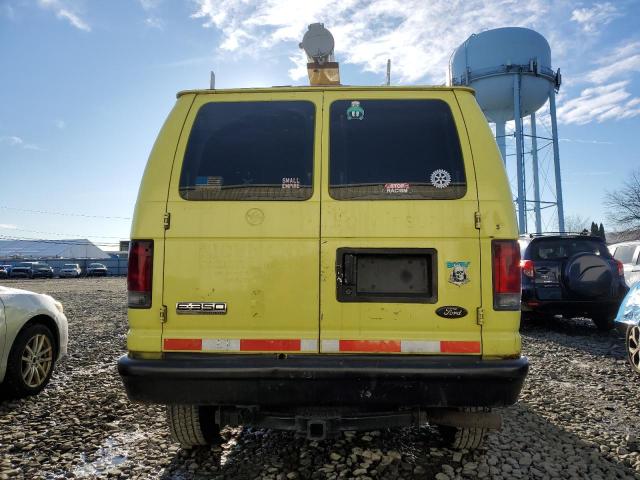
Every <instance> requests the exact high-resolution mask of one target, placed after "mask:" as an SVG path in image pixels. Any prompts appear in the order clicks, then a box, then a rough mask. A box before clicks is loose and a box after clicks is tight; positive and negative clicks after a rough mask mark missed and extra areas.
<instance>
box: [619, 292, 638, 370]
mask: <svg viewBox="0 0 640 480" xmlns="http://www.w3.org/2000/svg"><path fill="white" fill-rule="evenodd" d="M616 325H617V327H618V329H619V330H620V331H621V332H622V333H623V334H624V338H625V349H626V351H627V360H629V365H631V368H632V369H633V371H634V372H636V373H637V374H639V375H640V283H636V284H635V286H634V287H632V288H631V290H630V291H629V293H628V294H627V296H626V297H625V299H624V301H623V302H622V305H620V310H618V316H617V317H616Z"/></svg>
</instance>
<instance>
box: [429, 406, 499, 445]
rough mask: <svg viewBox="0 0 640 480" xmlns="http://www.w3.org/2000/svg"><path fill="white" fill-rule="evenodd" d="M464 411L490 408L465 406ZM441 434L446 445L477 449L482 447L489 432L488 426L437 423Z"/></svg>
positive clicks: (480, 410)
mask: <svg viewBox="0 0 640 480" xmlns="http://www.w3.org/2000/svg"><path fill="white" fill-rule="evenodd" d="M461 411H464V412H488V411H490V409H488V408H480V407H470V408H463V409H461ZM436 427H437V429H438V431H439V432H440V436H441V437H442V440H443V441H444V443H445V445H446V446H447V447H449V448H453V449H455V450H462V449H467V450H475V449H476V448H478V447H480V446H481V445H482V443H483V441H484V436H485V434H486V433H487V429H486V428H478V427H474V428H462V427H450V426H448V425H436Z"/></svg>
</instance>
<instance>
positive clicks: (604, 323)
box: [591, 313, 616, 332]
mask: <svg viewBox="0 0 640 480" xmlns="http://www.w3.org/2000/svg"><path fill="white" fill-rule="evenodd" d="M615 317H616V316H615V314H613V313H605V314H601V313H600V314H593V316H592V317H591V320H593V323H594V324H595V326H596V328H597V329H598V330H600V331H601V332H608V331H609V330H613V327H615V326H616V323H615Z"/></svg>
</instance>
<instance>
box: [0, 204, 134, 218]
mask: <svg viewBox="0 0 640 480" xmlns="http://www.w3.org/2000/svg"><path fill="white" fill-rule="evenodd" d="M0 208H1V209H4V210H14V211H16V212H24V213H39V214H43V215H62V216H65V217H84V218H106V219H110V220H131V217H116V216H106V215H87V214H84V213H68V212H67V213H64V212H52V211H49V210H29V209H26V208H16V207H8V206H6V205H0Z"/></svg>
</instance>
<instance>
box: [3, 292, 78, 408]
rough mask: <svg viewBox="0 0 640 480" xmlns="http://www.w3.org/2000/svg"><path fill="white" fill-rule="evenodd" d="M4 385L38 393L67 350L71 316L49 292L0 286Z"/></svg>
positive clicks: (11, 391) (20, 392)
mask: <svg viewBox="0 0 640 480" xmlns="http://www.w3.org/2000/svg"><path fill="white" fill-rule="evenodd" d="M0 310H1V311H2V312H3V313H4V314H3V315H2V314H0V332H2V334H3V335H2V336H1V338H2V339H3V341H2V342H0V384H1V385H0V388H2V389H3V390H6V391H7V392H9V394H10V395H12V396H19V397H21V396H26V395H35V394H36V393H38V392H40V391H41V390H42V389H43V388H44V387H45V386H46V385H47V383H48V382H49V379H50V378H51V374H52V372H53V369H54V367H55V364H56V362H57V361H58V360H60V359H61V358H62V357H63V356H64V355H66V353H67V339H68V333H67V318H66V317H65V315H64V312H63V308H62V304H61V303H60V302H58V301H57V300H55V299H53V298H52V297H50V296H49V295H43V294H40V293H34V292H29V291H26V290H18V289H16V288H7V287H1V286H0Z"/></svg>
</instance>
